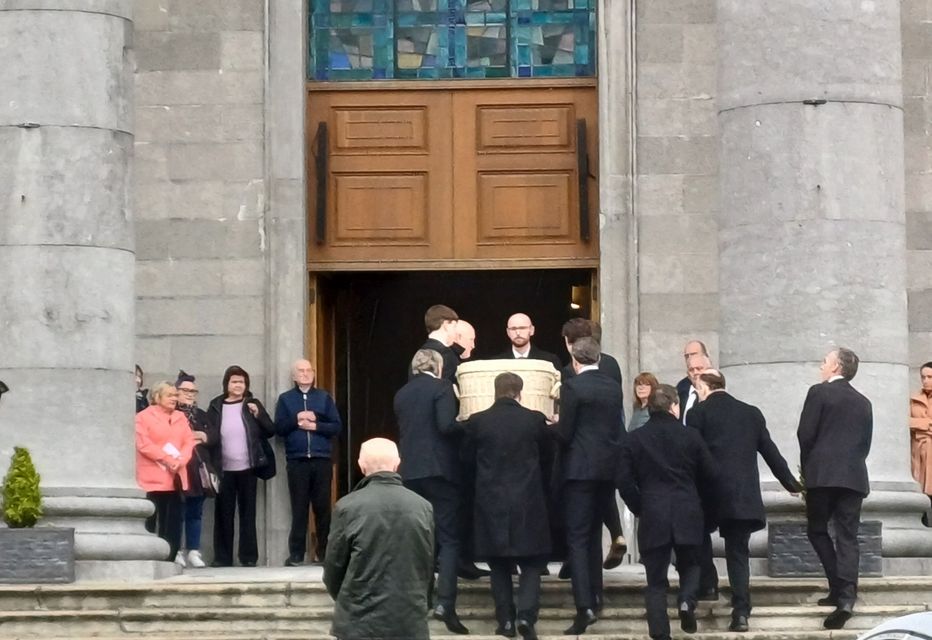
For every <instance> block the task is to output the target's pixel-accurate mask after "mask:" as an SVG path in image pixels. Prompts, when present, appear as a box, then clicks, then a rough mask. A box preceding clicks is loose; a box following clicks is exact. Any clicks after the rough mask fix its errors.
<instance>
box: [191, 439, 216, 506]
mask: <svg viewBox="0 0 932 640" xmlns="http://www.w3.org/2000/svg"><path fill="white" fill-rule="evenodd" d="M194 455H196V456H197V477H198V480H200V481H201V491H203V492H204V495H205V496H206V497H208V498H215V497H216V496H217V493H219V492H220V476H219V475H218V474H217V472H215V471H214V470H213V469H211V468H210V465H209V464H207V461H206V460H204V459H203V458H202V457H201V454H200V452H198V450H197V447H195V448H194Z"/></svg>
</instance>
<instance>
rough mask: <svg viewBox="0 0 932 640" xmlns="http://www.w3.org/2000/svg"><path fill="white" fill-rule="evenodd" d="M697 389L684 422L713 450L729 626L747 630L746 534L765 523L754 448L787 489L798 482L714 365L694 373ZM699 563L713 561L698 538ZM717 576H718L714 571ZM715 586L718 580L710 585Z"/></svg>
mask: <svg viewBox="0 0 932 640" xmlns="http://www.w3.org/2000/svg"><path fill="white" fill-rule="evenodd" d="M696 390H697V391H698V392H699V400H700V401H701V402H700V403H699V404H697V405H696V406H695V407H693V410H692V411H690V412H689V417H688V418H687V419H686V424H687V426H689V427H695V428H696V429H697V430H698V431H699V434H700V435H701V436H702V439H703V440H704V441H705V443H706V445H707V446H708V447H709V451H710V452H711V454H712V458H713V459H714V460H715V463H716V466H717V469H718V482H717V483H716V487H715V489H716V491H715V495H714V497H715V500H714V501H713V504H714V506H715V513H713V514H710V515H711V516H712V517H713V518H714V519H715V522H716V523H717V524H718V531H719V535H720V536H721V537H722V538H724V539H725V562H726V564H727V567H728V582H729V583H730V584H731V591H732V596H731V625H730V626H729V627H728V629H729V630H730V631H747V630H748V616H750V615H751V594H750V589H749V580H750V575H751V571H750V563H749V552H748V542H749V541H750V538H751V533H752V532H754V531H759V530H760V529H763V528H764V525H765V524H766V522H767V517H766V512H765V511H764V501H763V499H762V498H761V492H760V473H759V472H758V469H757V454H758V453H759V454H760V455H761V456H762V457H763V458H764V461H765V462H766V463H767V466H768V467H770V470H771V471H772V472H773V475H774V476H775V477H776V478H777V480H779V481H780V484H782V485H783V487H784V488H785V489H786V490H787V491H789V492H790V493H794V494H798V493H800V492H801V491H802V486H800V484H799V482H798V481H797V480H796V478H795V477H793V474H792V472H791V471H790V468H789V466H787V464H786V460H785V459H784V457H783V456H782V455H780V450H779V449H777V445H775V444H774V442H773V440H771V439H770V432H768V431H767V425H766V422H765V421H764V414H762V413H761V412H760V409H758V408H757V407H754V406H752V405H749V404H746V403H744V402H741V401H740V400H738V399H737V398H735V397H734V396H732V395H731V394H729V393H728V392H727V391H725V376H723V375H722V374H721V373H719V372H718V371H716V370H714V369H708V370H706V371H703V372H702V373H700V374H699V377H698V378H697V380H696ZM702 555H703V557H704V558H705V560H704V562H702V565H703V566H704V565H705V564H710V563H711V562H712V544H711V539H709V544H708V545H706V544H705V543H703V549H702ZM716 577H717V576H716ZM715 589H716V591H717V590H718V585H717V584H715Z"/></svg>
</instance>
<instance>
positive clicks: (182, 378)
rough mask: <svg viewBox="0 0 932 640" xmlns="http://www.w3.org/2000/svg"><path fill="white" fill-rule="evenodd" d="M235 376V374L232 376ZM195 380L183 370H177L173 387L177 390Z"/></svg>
mask: <svg viewBox="0 0 932 640" xmlns="http://www.w3.org/2000/svg"><path fill="white" fill-rule="evenodd" d="M234 375H235V374H234ZM194 381H195V378H194V376H192V375H191V374H190V373H187V372H186V371H185V370H184V369H178V377H177V378H176V379H175V387H176V388H178V387H180V386H181V384H182V383H184V382H194Z"/></svg>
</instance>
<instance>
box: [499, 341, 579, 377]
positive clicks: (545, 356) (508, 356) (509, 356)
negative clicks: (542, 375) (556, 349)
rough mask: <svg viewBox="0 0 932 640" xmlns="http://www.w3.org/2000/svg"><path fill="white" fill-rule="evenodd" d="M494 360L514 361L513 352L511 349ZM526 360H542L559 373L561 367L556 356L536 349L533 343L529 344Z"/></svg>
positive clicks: (561, 364)
mask: <svg viewBox="0 0 932 640" xmlns="http://www.w3.org/2000/svg"><path fill="white" fill-rule="evenodd" d="M494 359H495V360H516V359H517V358H515V353H514V351H512V350H511V348H509V349H508V351H505V352H503V353H500V354H498V355H497V356H495V358H494ZM527 359H528V360H544V361H546V362H549V363H550V364H552V365H553V368H554V369H556V370H557V371H559V370H560V369H561V368H562V367H563V363H562V362H560V358H558V357H557V356H556V355H554V354H552V353H550V352H549V351H544V350H543V349H538V348H537V347H535V346H534V343H531V349H530V351H528V354H527Z"/></svg>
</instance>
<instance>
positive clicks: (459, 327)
mask: <svg viewBox="0 0 932 640" xmlns="http://www.w3.org/2000/svg"><path fill="white" fill-rule="evenodd" d="M456 344H458V345H459V346H461V347H463V353H462V355H461V356H460V357H461V358H464V359H465V358H468V357H469V356H471V355H472V350H473V349H475V348H476V329H475V327H473V326H472V325H471V324H469V323H468V322H466V321H465V320H457V321H456Z"/></svg>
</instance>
